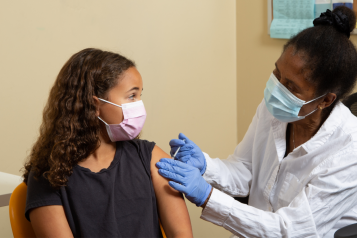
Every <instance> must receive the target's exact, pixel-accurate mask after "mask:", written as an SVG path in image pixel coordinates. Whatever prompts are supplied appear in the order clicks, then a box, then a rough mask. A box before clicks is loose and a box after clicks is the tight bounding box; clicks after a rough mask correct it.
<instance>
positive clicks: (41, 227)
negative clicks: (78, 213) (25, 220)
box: [29, 205, 73, 238]
mask: <svg viewBox="0 0 357 238" xmlns="http://www.w3.org/2000/svg"><path fill="white" fill-rule="evenodd" d="M29 215H30V219H31V225H32V228H33V230H34V232H35V234H36V237H41V238H42V237H51V238H57V237H68V238H72V237H73V234H72V231H71V228H70V227H69V224H68V221H67V218H66V214H65V213H64V209H63V206H59V205H53V206H44V207H38V208H34V209H33V210H31V211H30V214H29Z"/></svg>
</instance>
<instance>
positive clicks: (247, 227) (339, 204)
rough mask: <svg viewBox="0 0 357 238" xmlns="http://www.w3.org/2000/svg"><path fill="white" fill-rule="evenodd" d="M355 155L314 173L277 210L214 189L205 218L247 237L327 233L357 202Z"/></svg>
mask: <svg viewBox="0 0 357 238" xmlns="http://www.w3.org/2000/svg"><path fill="white" fill-rule="evenodd" d="M355 155H356V152H355V153H354V155H351V154H350V155H349V156H350V159H346V157H345V159H346V160H350V162H349V163H344V165H341V166H337V167H330V168H328V167H325V168H324V169H320V171H319V172H318V174H315V175H311V176H312V180H311V181H310V183H308V184H307V185H306V187H305V188H304V189H303V190H302V191H301V192H300V193H299V194H298V195H297V196H296V197H295V198H294V199H293V200H292V202H291V203H290V204H289V205H288V206H286V207H282V208H280V209H278V210H277V211H276V212H269V211H263V210H260V209H257V208H255V207H251V206H248V205H245V204H242V203H240V202H238V201H235V200H234V199H233V198H232V197H230V196H228V195H227V194H224V193H223V192H221V191H218V190H216V189H214V190H213V192H212V194H211V197H210V199H209V201H208V203H207V205H206V207H205V209H203V211H202V215H201V218H202V219H204V220H207V221H210V222H212V223H214V224H216V225H219V226H222V227H224V228H225V229H227V230H229V231H231V232H232V233H234V234H236V235H238V236H243V237H274V238H278V237H301V238H303V237H304V238H305V237H323V236H324V235H325V234H326V233H327V232H328V231H329V230H331V229H332V228H333V226H334V225H335V224H336V222H337V221H338V220H340V218H341V217H342V215H343V214H345V213H346V212H347V211H349V210H350V209H352V208H353V207H355V206H356V203H357V173H356V172H355V171H356V170H357V162H354V161H353V160H355V157H356V156H355ZM346 160H344V161H343V162H346ZM325 162H326V161H325ZM333 163H335V164H336V163H337V164H338V163H341V160H340V159H338V160H337V161H334V162H333ZM324 164H325V165H326V164H328V162H326V163H324ZM315 172H316V171H315Z"/></svg>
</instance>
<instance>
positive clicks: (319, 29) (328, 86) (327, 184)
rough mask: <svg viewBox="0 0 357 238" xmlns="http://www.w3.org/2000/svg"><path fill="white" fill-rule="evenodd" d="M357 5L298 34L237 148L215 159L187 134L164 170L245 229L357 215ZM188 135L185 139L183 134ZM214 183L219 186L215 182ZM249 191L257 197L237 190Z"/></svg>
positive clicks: (194, 198)
mask: <svg viewBox="0 0 357 238" xmlns="http://www.w3.org/2000/svg"><path fill="white" fill-rule="evenodd" d="M355 25H356V17H355V15H354V13H353V12H352V10H350V9H348V8H346V7H338V8H336V9H335V10H334V11H333V12H331V11H329V10H328V11H327V12H325V13H323V14H321V16H320V17H319V18H317V19H315V20H314V27H311V28H308V29H305V30H303V31H302V32H300V33H299V34H297V35H296V36H294V37H293V38H292V39H290V40H289V41H288V42H287V44H286V45H285V47H284V50H283V53H282V55H281V56H280V58H279V59H278V60H277V61H276V63H275V66H276V67H275V69H274V71H273V73H272V74H271V75H270V78H269V80H268V82H267V84H266V88H265V91H264V100H263V101H262V102H261V104H260V105H259V107H258V109H257V111H256V114H255V116H254V117H253V121H252V123H251V125H250V126H249V129H248V131H247V133H246V135H245V137H244V139H243V140H242V142H241V143H239V144H238V146H237V147H236V149H235V151H234V153H233V155H230V156H229V157H228V158H227V159H226V160H220V159H218V158H217V159H212V158H210V156H209V155H208V154H206V153H202V152H201V149H200V148H199V147H198V146H197V145H196V144H195V143H193V142H192V141H191V140H190V139H188V138H187V137H186V136H184V135H183V134H180V135H179V139H174V140H171V141H170V145H171V153H172V154H173V153H174V152H176V150H177V149H178V148H179V147H181V148H180V151H179V152H178V154H177V155H176V159H177V160H170V159H161V160H160V162H158V163H157V164H156V165H157V167H158V168H159V173H160V174H161V175H162V176H164V177H166V178H168V179H170V180H172V181H170V182H169V184H170V186H171V187H173V188H174V189H176V190H178V191H180V192H182V193H184V194H185V196H186V198H187V199H189V200H190V201H191V202H193V203H195V204H196V205H197V206H202V207H203V211H202V216H201V218H202V219H205V220H207V221H210V222H212V223H214V224H216V225H219V226H222V227H224V228H225V229H227V230H229V231H231V232H232V233H233V234H234V235H237V236H239V237H274V238H276V237H304V238H305V237H333V234H334V232H335V231H336V230H337V229H338V228H340V227H344V226H346V225H349V224H351V223H356V222H357V118H356V117H355V116H353V115H352V114H351V112H350V111H349V109H348V108H347V107H345V106H344V105H343V104H342V103H341V102H340V100H341V99H343V98H344V97H345V96H346V95H348V94H349V93H350V92H351V90H352V89H353V88H354V86H355V82H356V77H357V52H356V49H355V47H354V45H353V44H352V42H351V41H350V40H349V36H350V32H351V31H352V30H353V29H354V27H355ZM183 139H185V140H183ZM212 187H213V188H212ZM248 195H249V202H248V205H245V204H242V203H240V202H238V201H236V200H235V199H234V198H233V197H246V196H248Z"/></svg>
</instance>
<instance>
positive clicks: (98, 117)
mask: <svg viewBox="0 0 357 238" xmlns="http://www.w3.org/2000/svg"><path fill="white" fill-rule="evenodd" d="M98 119H99V120H101V121H102V122H103V123H104V124H105V125H106V126H108V124H107V123H106V122H105V121H103V119H102V118H100V117H98Z"/></svg>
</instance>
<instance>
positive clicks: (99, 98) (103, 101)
mask: <svg viewBox="0 0 357 238" xmlns="http://www.w3.org/2000/svg"><path fill="white" fill-rule="evenodd" d="M98 99H99V100H100V101H103V102H106V103H109V104H112V105H113V106H117V107H122V106H119V105H117V104H115V103H112V102H109V101H107V100H104V99H101V98H98Z"/></svg>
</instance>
